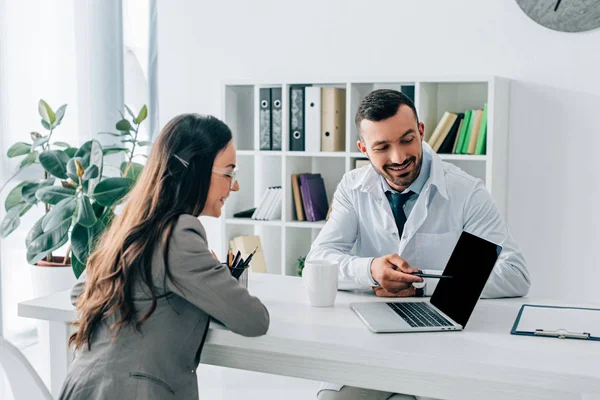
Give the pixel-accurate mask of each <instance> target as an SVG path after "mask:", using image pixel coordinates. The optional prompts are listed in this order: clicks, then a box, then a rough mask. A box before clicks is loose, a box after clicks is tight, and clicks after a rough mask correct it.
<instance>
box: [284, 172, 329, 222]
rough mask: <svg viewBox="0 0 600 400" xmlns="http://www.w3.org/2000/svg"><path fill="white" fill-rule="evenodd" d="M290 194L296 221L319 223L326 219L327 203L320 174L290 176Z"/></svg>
mask: <svg viewBox="0 0 600 400" xmlns="http://www.w3.org/2000/svg"><path fill="white" fill-rule="evenodd" d="M292 193H293V195H294V205H295V207H294V209H295V211H296V219H297V220H298V221H321V220H324V219H326V218H327V215H328V211H329V203H328V202H327V193H326V192H325V182H324V181H323V178H322V177H321V174H309V173H306V174H294V175H292Z"/></svg>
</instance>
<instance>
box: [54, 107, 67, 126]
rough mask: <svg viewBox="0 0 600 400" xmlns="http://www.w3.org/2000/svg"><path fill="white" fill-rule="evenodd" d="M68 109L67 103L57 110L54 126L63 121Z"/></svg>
mask: <svg viewBox="0 0 600 400" xmlns="http://www.w3.org/2000/svg"><path fill="white" fill-rule="evenodd" d="M66 110H67V105H66V104H63V105H62V106H60V107H59V108H58V110H56V122H55V123H54V127H57V126H58V125H60V123H61V122H62V119H63V117H64V116H65V111H66Z"/></svg>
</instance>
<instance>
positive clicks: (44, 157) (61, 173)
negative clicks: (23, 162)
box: [40, 150, 69, 179]
mask: <svg viewBox="0 0 600 400" xmlns="http://www.w3.org/2000/svg"><path fill="white" fill-rule="evenodd" d="M68 162H69V156H68V155H67V153H65V152H64V151H62V150H48V151H44V152H42V153H41V154H40V163H41V164H42V166H43V167H44V169H45V170H46V171H48V172H49V173H50V174H51V175H54V176H56V177H57V178H60V179H67V163H68Z"/></svg>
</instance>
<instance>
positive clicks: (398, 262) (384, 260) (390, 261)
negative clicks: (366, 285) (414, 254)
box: [371, 254, 423, 293]
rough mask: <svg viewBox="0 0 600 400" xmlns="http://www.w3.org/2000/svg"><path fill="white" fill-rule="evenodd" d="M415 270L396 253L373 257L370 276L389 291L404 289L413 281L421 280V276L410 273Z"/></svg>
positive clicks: (415, 270) (394, 291) (415, 269)
mask: <svg viewBox="0 0 600 400" xmlns="http://www.w3.org/2000/svg"><path fill="white" fill-rule="evenodd" d="M417 271H418V269H417V268H412V267H411V266H410V265H408V263H407V262H406V260H404V259H403V258H402V257H400V256H399V255H398V254H388V255H387V256H383V257H379V258H374V259H373V261H372V262H371V276H372V277H373V279H374V280H375V281H376V282H377V283H379V286H381V287H382V288H383V289H385V290H386V291H387V292H389V293H396V292H400V291H402V290H406V289H408V288H410V287H411V286H412V283H413V282H423V278H420V277H418V276H414V275H411V274H412V273H414V272H417Z"/></svg>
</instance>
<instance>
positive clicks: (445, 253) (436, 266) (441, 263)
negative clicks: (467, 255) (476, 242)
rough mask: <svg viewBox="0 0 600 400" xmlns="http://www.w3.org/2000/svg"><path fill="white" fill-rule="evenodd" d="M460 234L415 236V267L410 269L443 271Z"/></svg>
mask: <svg viewBox="0 0 600 400" xmlns="http://www.w3.org/2000/svg"><path fill="white" fill-rule="evenodd" d="M461 233H462V231H450V232H445V233H417V234H415V243H416V248H417V254H416V259H417V265H412V267H415V268H419V269H433V270H440V271H443V270H444V268H446V264H447V263H448V260H449V259H450V255H452V251H453V250H454V247H455V246H456V243H457V242H458V239H459V238H460V234H461Z"/></svg>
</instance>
